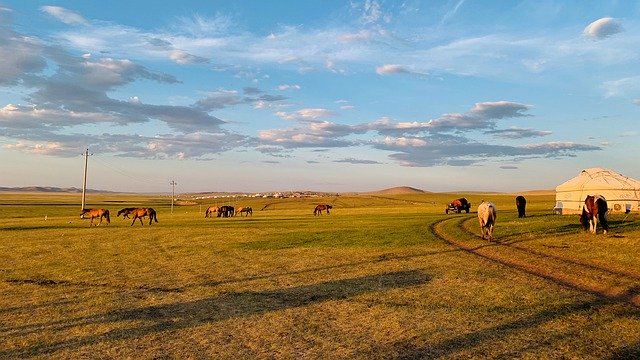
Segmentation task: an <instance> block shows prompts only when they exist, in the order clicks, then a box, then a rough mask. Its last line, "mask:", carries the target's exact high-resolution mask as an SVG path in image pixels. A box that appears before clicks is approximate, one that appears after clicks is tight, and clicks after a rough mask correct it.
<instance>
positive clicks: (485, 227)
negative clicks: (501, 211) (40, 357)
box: [478, 200, 496, 242]
mask: <svg viewBox="0 0 640 360" xmlns="http://www.w3.org/2000/svg"><path fill="white" fill-rule="evenodd" d="M478 221H479V222H480V232H481V234H482V239H483V240H484V237H485V235H487V237H488V238H489V242H491V241H492V240H493V225H494V224H495V222H496V206H495V205H494V204H493V203H490V202H485V201H484V200H482V203H480V206H478Z"/></svg>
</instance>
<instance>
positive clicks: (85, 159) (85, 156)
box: [82, 149, 93, 209]
mask: <svg viewBox="0 0 640 360" xmlns="http://www.w3.org/2000/svg"><path fill="white" fill-rule="evenodd" d="M82 155H83V156H84V179H83V181H82V208H83V209H84V207H85V195H86V192H87V164H88V163H89V155H93V154H89V149H87V150H85V152H84V154H82Z"/></svg>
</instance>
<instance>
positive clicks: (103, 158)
mask: <svg viewBox="0 0 640 360" xmlns="http://www.w3.org/2000/svg"><path fill="white" fill-rule="evenodd" d="M0 59H1V61H0V158H1V159H2V171H0V186H9V187H18V186H57V187H81V186H82V182H83V170H84V157H83V156H82V154H83V153H84V151H85V150H86V149H88V150H89V153H90V154H92V155H90V156H89V157H88V159H87V163H88V168H87V187H88V188H91V189H101V190H111V191H128V192H170V191H171V190H172V186H171V185H170V183H171V182H172V181H175V182H176V183H177V185H176V187H175V191H176V192H182V193H184V192H208V191H229V192H235V191H242V192H263V191H293V190H315V191H335V192H351V191H374V190H379V189H385V188H389V187H395V186H411V187H415V188H419V189H422V190H426V191H436V192H445V191H452V192H456V191H501V192H518V191H525V190H535V189H553V188H555V187H556V186H557V185H559V184H561V183H562V182H564V181H566V180H568V179H569V178H571V177H573V176H575V175H577V174H578V173H579V172H580V171H581V170H582V169H585V168H589V167H604V168H608V169H612V170H614V171H617V172H620V173H622V174H623V175H626V176H629V177H633V178H636V179H640V166H639V165H640V160H638V154H639V153H640V141H639V140H640V126H639V124H640V123H639V121H638V120H639V116H640V1H627V0H625V1H615V0H614V1H595V0H594V1H584V0H576V1H564V0H563V1H560V0H557V1H555V0H526V1H489V0H487V1H484V0H483V1H480V0H450V1H449V0H442V1H404V2H403V1H382V0H365V1H335V0H308V1H297V0H291V1H288V0H282V1H268V0H265V1H249V0H238V1H226V0H224V1H223V0H209V1H195V0H183V1H180V2H177V1H120V0H115V1H80V0H77V1H55V2H53V1H51V2H46V1H21V0H16V1H3V0H0Z"/></svg>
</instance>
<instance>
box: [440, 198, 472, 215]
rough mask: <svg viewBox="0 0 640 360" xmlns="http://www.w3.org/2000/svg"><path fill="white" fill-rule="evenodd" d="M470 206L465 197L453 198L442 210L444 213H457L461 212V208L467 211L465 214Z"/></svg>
mask: <svg viewBox="0 0 640 360" xmlns="http://www.w3.org/2000/svg"><path fill="white" fill-rule="evenodd" d="M470 208H471V203H470V202H468V201H467V199H465V198H459V199H455V200H453V201H452V202H450V203H449V204H448V205H447V207H446V208H445V209H444V212H445V213H446V214H448V213H449V211H455V212H457V213H458V214H459V213H461V212H462V210H465V211H466V212H467V214H468V213H469V209H470Z"/></svg>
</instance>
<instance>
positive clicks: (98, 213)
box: [80, 209, 111, 227]
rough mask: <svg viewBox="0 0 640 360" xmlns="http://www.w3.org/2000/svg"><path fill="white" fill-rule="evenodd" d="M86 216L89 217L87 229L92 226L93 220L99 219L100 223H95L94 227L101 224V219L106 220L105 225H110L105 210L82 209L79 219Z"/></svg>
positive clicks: (107, 212) (107, 213)
mask: <svg viewBox="0 0 640 360" xmlns="http://www.w3.org/2000/svg"><path fill="white" fill-rule="evenodd" d="M87 214H88V215H89V217H91V222H90V223H89V227H91V225H93V218H100V222H99V223H97V224H96V226H98V225H100V224H102V218H105V219H107V224H110V223H111V219H110V218H109V210H107V209H82V212H80V219H84V216H85V215H87Z"/></svg>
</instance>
